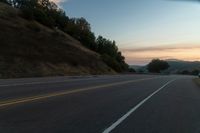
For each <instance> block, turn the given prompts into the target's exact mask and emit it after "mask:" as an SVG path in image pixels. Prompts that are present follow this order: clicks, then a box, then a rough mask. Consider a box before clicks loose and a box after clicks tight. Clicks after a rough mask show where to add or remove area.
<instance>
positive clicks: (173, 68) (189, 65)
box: [166, 59, 200, 73]
mask: <svg viewBox="0 0 200 133" xmlns="http://www.w3.org/2000/svg"><path fill="white" fill-rule="evenodd" d="M166 61H167V62H168V63H169V65H170V67H169V69H167V70H166V72H170V73H177V72H180V71H184V70H187V71H190V72H191V71H193V70H195V69H197V70H200V62H199V61H193V62H191V61H182V60H174V59H170V60H166Z"/></svg>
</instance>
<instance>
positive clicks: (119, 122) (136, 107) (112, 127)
mask: <svg viewBox="0 0 200 133" xmlns="http://www.w3.org/2000/svg"><path fill="white" fill-rule="evenodd" d="M175 80H176V79H173V80H170V81H168V82H167V83H166V84H164V85H163V86H162V87H160V88H159V89H158V90H156V91H154V92H153V93H152V94H150V95H149V96H148V97H146V98H145V99H144V100H142V101H141V102H140V103H138V104H137V105H136V106H135V107H133V108H132V109H131V110H129V111H128V112H127V113H126V114H125V115H123V116H122V117H121V118H119V119H118V120H117V121H116V122H114V123H113V124H112V125H111V126H110V127H108V128H106V129H105V130H104V131H103V133H110V132H111V131H112V130H114V129H115V128H116V127H117V126H118V125H119V124H121V123H122V122H123V121H124V120H125V119H126V118H127V117H128V116H130V115H131V114H132V113H134V112H135V111H136V110H137V109H138V108H139V107H140V106H142V105H143V104H144V103H145V102H146V101H148V100H149V99H150V98H151V97H152V96H154V95H155V94H157V93H158V92H159V91H160V90H162V89H163V88H165V87H166V86H167V85H169V84H170V83H172V82H174V81H175Z"/></svg>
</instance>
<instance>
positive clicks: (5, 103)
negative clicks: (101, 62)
mask: <svg viewBox="0 0 200 133" xmlns="http://www.w3.org/2000/svg"><path fill="white" fill-rule="evenodd" d="M157 78H160V77H156V78H145V79H138V80H129V81H122V82H117V83H110V84H104V85H98V86H92V87H86V88H82V89H75V90H67V91H62V92H54V93H50V94H45V95H38V96H30V97H25V98H18V99H11V100H5V101H0V107H5V106H10V105H16V104H20V103H27V102H32V101H39V100H43V99H47V98H52V97H57V96H63V95H68V94H73V93H79V92H84V91H89V90H94V89H99V88H105V87H111V86H117V85H123V84H128V83H134V82H140V81H145V80H151V79H157Z"/></svg>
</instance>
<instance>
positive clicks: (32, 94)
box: [0, 75, 200, 133]
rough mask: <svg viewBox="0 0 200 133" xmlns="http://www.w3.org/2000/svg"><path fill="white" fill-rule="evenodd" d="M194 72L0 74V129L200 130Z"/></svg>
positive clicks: (66, 132)
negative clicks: (17, 76) (7, 76)
mask: <svg viewBox="0 0 200 133" xmlns="http://www.w3.org/2000/svg"><path fill="white" fill-rule="evenodd" d="M193 78H194V77H191V76H175V75H174V76H158V75H116V76H88V77H55V78H50V77H49V78H29V79H10V80H0V133H200V88H198V86H196V84H194V83H193V81H192V79H193Z"/></svg>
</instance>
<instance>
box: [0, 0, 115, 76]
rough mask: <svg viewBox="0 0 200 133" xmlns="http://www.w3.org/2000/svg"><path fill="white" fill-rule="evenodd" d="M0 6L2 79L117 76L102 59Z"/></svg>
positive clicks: (69, 38)
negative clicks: (87, 75)
mask: <svg viewBox="0 0 200 133" xmlns="http://www.w3.org/2000/svg"><path fill="white" fill-rule="evenodd" d="M21 16H22V13H21V12H20V11H19V10H18V9H14V8H12V7H11V6H8V5H5V4H2V3H0V29H1V30H0V41H1V42H0V78H11V77H12V78H14V77H33V76H57V75H79V74H105V73H114V71H113V70H112V69H111V68H109V67H108V66H107V65H106V64H105V63H104V62H103V61H102V59H101V57H100V55H99V54H97V53H95V52H93V51H91V50H89V49H87V48H85V47H83V46H82V44H81V43H80V42H79V41H77V40H75V39H74V38H72V37H71V36H69V35H68V34H66V33H64V32H62V31H60V30H58V29H55V28H54V29H51V28H47V27H45V26H43V25H42V24H39V23H38V22H36V21H30V20H26V19H24V18H22V17H21Z"/></svg>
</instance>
